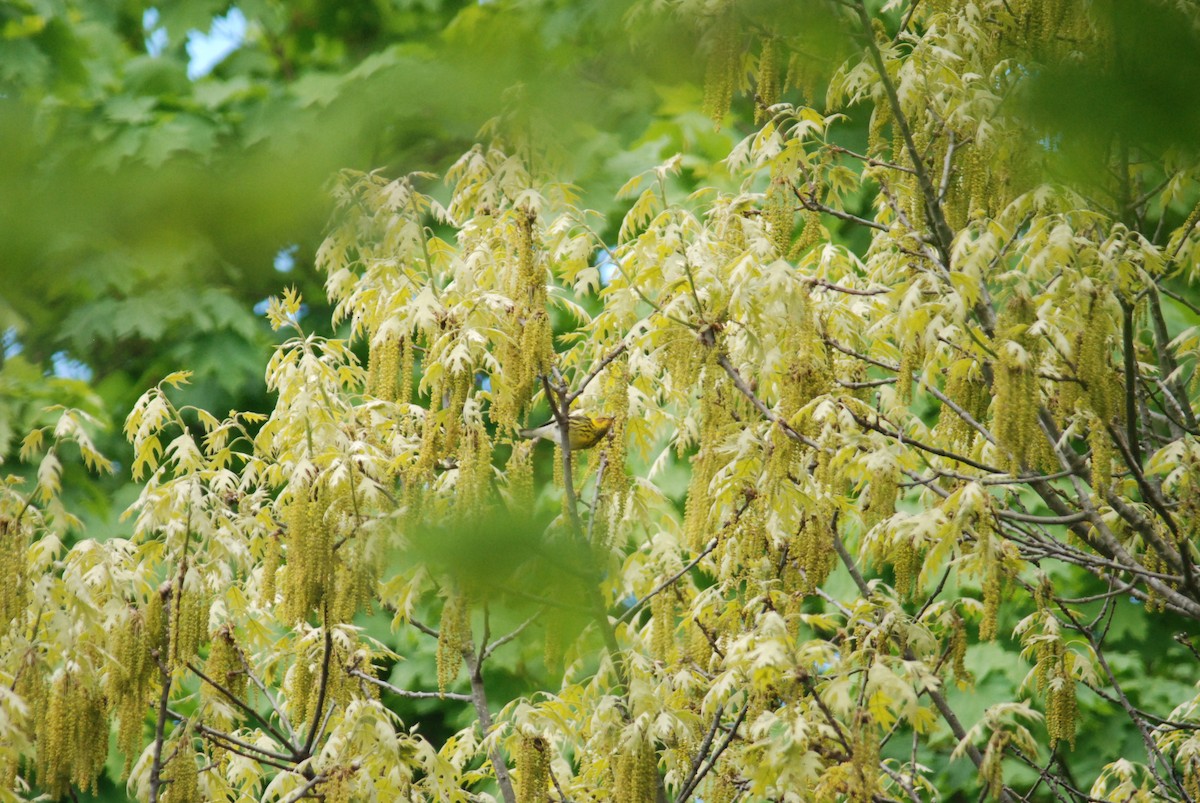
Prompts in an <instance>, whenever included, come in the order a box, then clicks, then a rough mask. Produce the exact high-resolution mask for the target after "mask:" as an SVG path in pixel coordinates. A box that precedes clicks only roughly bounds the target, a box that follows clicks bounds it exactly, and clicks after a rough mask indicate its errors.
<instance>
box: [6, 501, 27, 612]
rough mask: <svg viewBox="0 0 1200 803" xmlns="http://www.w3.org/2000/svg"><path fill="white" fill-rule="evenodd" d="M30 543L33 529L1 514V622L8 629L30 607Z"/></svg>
mask: <svg viewBox="0 0 1200 803" xmlns="http://www.w3.org/2000/svg"><path fill="white" fill-rule="evenodd" d="M28 546H29V530H28V529H27V528H26V527H23V526H22V525H21V524H20V523H19V522H17V521H14V520H13V519H12V518H10V517H8V516H0V624H2V625H3V626H4V627H6V628H7V627H8V624H9V623H10V622H12V620H13V619H15V618H17V616H18V615H20V614H21V613H23V612H24V611H25V608H26V604H27V603H26V600H27V598H28V595H29V583H28V580H27V577H26V568H25V566H26V563H25V550H26V548H27V547H28Z"/></svg>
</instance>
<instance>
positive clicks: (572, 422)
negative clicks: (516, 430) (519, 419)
mask: <svg viewBox="0 0 1200 803" xmlns="http://www.w3.org/2000/svg"><path fill="white" fill-rule="evenodd" d="M612 423H613V417H612V416H611V415H593V414H591V413H573V414H572V415H571V416H570V417H569V418H568V419H567V431H568V432H569V433H570V440H571V451H573V452H577V451H579V450H580V449H591V448H592V447H593V446H595V445H596V444H597V443H599V442H600V441H601V440H603V438H604V436H605V435H607V434H608V430H609V429H610V428H611V427H612ZM521 437H522V438H545V439H546V440H548V441H553V442H554V443H559V442H561V440H562V430H561V429H559V426H558V419H557V418H551V419H550V420H549V421H547V422H546V423H545V424H542V425H541V426H537V427H532V428H531V429H523V430H521Z"/></svg>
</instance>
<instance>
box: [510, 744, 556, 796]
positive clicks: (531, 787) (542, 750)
mask: <svg viewBox="0 0 1200 803" xmlns="http://www.w3.org/2000/svg"><path fill="white" fill-rule="evenodd" d="M520 740H521V741H520V746H519V747H518V748H517V771H516V776H517V799H518V800H520V801H521V803H549V801H550V743H549V742H548V741H546V739H545V737H543V736H540V735H534V734H527V733H522V734H521V736H520Z"/></svg>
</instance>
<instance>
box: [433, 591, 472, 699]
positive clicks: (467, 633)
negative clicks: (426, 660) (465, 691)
mask: <svg viewBox="0 0 1200 803" xmlns="http://www.w3.org/2000/svg"><path fill="white" fill-rule="evenodd" d="M470 614H471V609H470V607H469V605H468V604H467V599H466V597H464V596H463V595H462V594H460V593H453V594H451V595H450V596H449V597H447V598H446V603H445V604H444V605H443V606H442V618H441V621H440V622H439V623H438V643H437V684H438V691H439V692H441V693H443V694H444V693H445V692H446V689H447V688H449V686H450V684H451V683H452V682H454V678H455V677H457V675H458V670H459V668H460V667H461V666H462V662H463V648H464V647H469V646H470V644H471V618H470Z"/></svg>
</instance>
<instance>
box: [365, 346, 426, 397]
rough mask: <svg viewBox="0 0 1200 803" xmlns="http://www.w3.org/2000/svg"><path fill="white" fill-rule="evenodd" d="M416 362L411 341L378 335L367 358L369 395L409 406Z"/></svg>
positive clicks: (367, 390) (367, 389)
mask: <svg viewBox="0 0 1200 803" xmlns="http://www.w3.org/2000/svg"><path fill="white" fill-rule="evenodd" d="M415 360H416V358H415V356H414V353H413V344H412V339H411V338H409V337H400V336H396V335H391V334H381V335H376V336H375V337H374V338H372V340H371V345H370V351H369V353H368V357H367V387H366V392H367V394H368V395H370V396H374V397H375V398H377V399H382V400H384V401H390V402H397V403H398V404H407V403H408V402H409V401H410V400H411V398H412V376H413V366H414V363H415Z"/></svg>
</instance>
